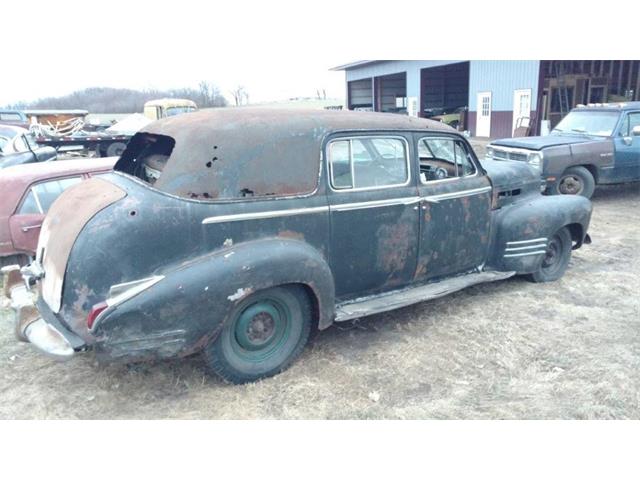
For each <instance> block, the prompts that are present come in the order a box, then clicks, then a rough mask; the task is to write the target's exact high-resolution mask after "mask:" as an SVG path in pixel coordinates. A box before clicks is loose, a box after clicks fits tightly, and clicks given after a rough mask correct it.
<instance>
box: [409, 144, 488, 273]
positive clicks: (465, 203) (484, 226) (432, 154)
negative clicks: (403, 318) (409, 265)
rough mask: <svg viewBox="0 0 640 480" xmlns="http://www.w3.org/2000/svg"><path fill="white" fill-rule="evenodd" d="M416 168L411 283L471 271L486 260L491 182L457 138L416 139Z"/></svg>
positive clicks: (468, 147)
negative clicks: (415, 259)
mask: <svg viewBox="0 0 640 480" xmlns="http://www.w3.org/2000/svg"><path fill="white" fill-rule="evenodd" d="M415 141H416V145H415V151H416V152H417V155H418V159H419V165H420V180H419V182H418V191H419V195H420V199H421V202H420V244H419V256H418V266H417V269H416V280H418V281H420V280H432V279H437V278H440V277H445V276H449V275H455V274H457V273H463V272H467V271H471V270H473V269H475V268H476V267H479V266H481V265H482V264H483V263H484V261H485V259H486V256H487V251H488V248H489V237H490V223H491V183H490V182H489V179H488V177H487V176H486V175H485V174H484V172H483V170H482V169H481V167H480V166H479V164H478V163H477V160H476V159H475V157H474V155H473V152H472V150H471V147H470V146H469V144H468V143H467V142H466V141H464V140H463V139H462V138H460V137H459V136H454V135H449V134H442V133H428V134H416V135H415Z"/></svg>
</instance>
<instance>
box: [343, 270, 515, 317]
mask: <svg viewBox="0 0 640 480" xmlns="http://www.w3.org/2000/svg"><path fill="white" fill-rule="evenodd" d="M515 274H516V272H496V271H488V272H479V273H469V274H466V275H461V276H459V277H452V278H448V279H446V280H442V281H440V282H436V283H428V284H426V285H420V286H419V287H412V288H405V289H402V290H396V291H395V292H391V293H385V294H381V295H376V296H373V297H365V298H362V299H358V300H351V301H349V302H345V303H342V304H339V305H337V306H336V319H335V321H336V322H344V321H346V320H352V319H354V318H358V317H366V316H367V315H373V314H374V313H382V312H387V311H389V310H395V309H396V308H401V307H406V306H407V305H412V304H414V303H418V302H423V301H425V300H432V299H434V298H439V297H444V296H445V295H448V294H450V293H453V292H457V291H458V290H462V289H463V288H466V287H470V286H471V285H476V284H478V283H485V282H495V281H497V280H504V279H505V278H509V277H512V276H513V275H515Z"/></svg>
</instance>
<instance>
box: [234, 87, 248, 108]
mask: <svg viewBox="0 0 640 480" xmlns="http://www.w3.org/2000/svg"><path fill="white" fill-rule="evenodd" d="M231 95H233V100H234V101H235V103H236V106H240V105H246V104H247V103H249V92H247V90H246V89H245V88H244V87H243V86H242V85H238V86H237V87H236V88H235V89H233V90H232V91H231Z"/></svg>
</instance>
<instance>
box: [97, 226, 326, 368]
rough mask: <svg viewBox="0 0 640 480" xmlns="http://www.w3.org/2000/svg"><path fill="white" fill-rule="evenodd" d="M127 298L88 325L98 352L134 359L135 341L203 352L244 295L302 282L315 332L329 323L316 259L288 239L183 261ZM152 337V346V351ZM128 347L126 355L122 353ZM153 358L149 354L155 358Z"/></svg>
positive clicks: (167, 351)
mask: <svg viewBox="0 0 640 480" xmlns="http://www.w3.org/2000/svg"><path fill="white" fill-rule="evenodd" d="M158 275H163V276H164V278H163V279H162V280H161V281H158V282H157V283H155V284H153V285H152V286H151V287H150V288H148V289H146V290H144V291H143V292H141V293H139V294H138V295H136V296H134V297H133V298H131V299H129V300H127V301H125V302H123V303H122V304H120V305H116V306H115V307H112V308H110V309H109V310H105V312H104V315H102V316H101V317H100V318H99V319H98V320H97V321H96V325H95V327H94V332H93V334H94V335H95V336H96V339H97V342H96V344H95V347H96V350H97V351H98V352H100V351H103V352H106V353H108V354H109V356H111V357H114V356H135V357H140V356H141V355H139V354H138V353H139V352H135V351H134V350H136V349H137V348H138V347H136V339H140V343H141V344H143V346H146V347H148V349H149V350H153V349H154V348H156V347H158V346H160V347H161V348H163V349H164V354H162V355H161V356H174V355H187V354H190V353H194V352H196V351H198V350H200V349H201V348H202V347H204V346H205V345H206V344H207V343H208V342H209V341H210V340H211V339H212V338H214V337H215V335H216V334H217V333H218V332H219V330H220V328H221V326H222V324H223V323H224V320H225V319H226V318H227V316H228V315H229V313H230V312H231V311H232V310H233V309H234V308H235V306H236V305H237V304H238V302H240V301H242V300H243V299H244V298H246V297H247V296H248V295H250V294H251V293H253V292H255V291H258V290H262V289H265V288H270V287H274V286H279V285H285V284H293V283H295V284H303V285H305V286H306V287H308V288H307V289H308V291H309V292H310V293H312V294H313V298H312V304H313V305H315V310H316V312H315V314H316V320H317V323H318V327H319V328H321V329H322V328H326V327H328V326H329V325H331V322H332V321H333V317H334V307H335V305H334V282H333V276H332V274H331V271H330V269H329V266H328V265H327V263H326V261H325V259H324V257H323V256H322V255H321V253H320V252H318V251H317V250H316V249H315V248H313V247H311V246H310V245H309V244H307V243H305V242H302V241H299V240H294V239H275V238H269V239H262V240H256V241H249V242H245V243H240V244H237V245H232V246H228V247H227V248H224V249H221V250H218V251H216V252H214V253H211V254H208V255H205V256H202V257H199V258H196V259H193V260H190V261H189V262H187V263H185V264H182V265H180V266H179V267H177V268H174V269H172V270H170V271H164V272H158ZM154 339H158V342H159V343H158V345H155V346H154V345H152V344H153V341H154ZM127 349H129V351H127ZM156 353H157V352H156Z"/></svg>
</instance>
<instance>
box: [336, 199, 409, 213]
mask: <svg viewBox="0 0 640 480" xmlns="http://www.w3.org/2000/svg"><path fill="white" fill-rule="evenodd" d="M419 201H420V197H402V198H390V199H387V200H370V201H368V202H354V203H342V204H339V205H331V206H330V207H329V209H330V210H331V211H332V212H344V211H347V210H360V209H363V208H376V207H388V206H392V205H411V204H413V203H418V202H419Z"/></svg>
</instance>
